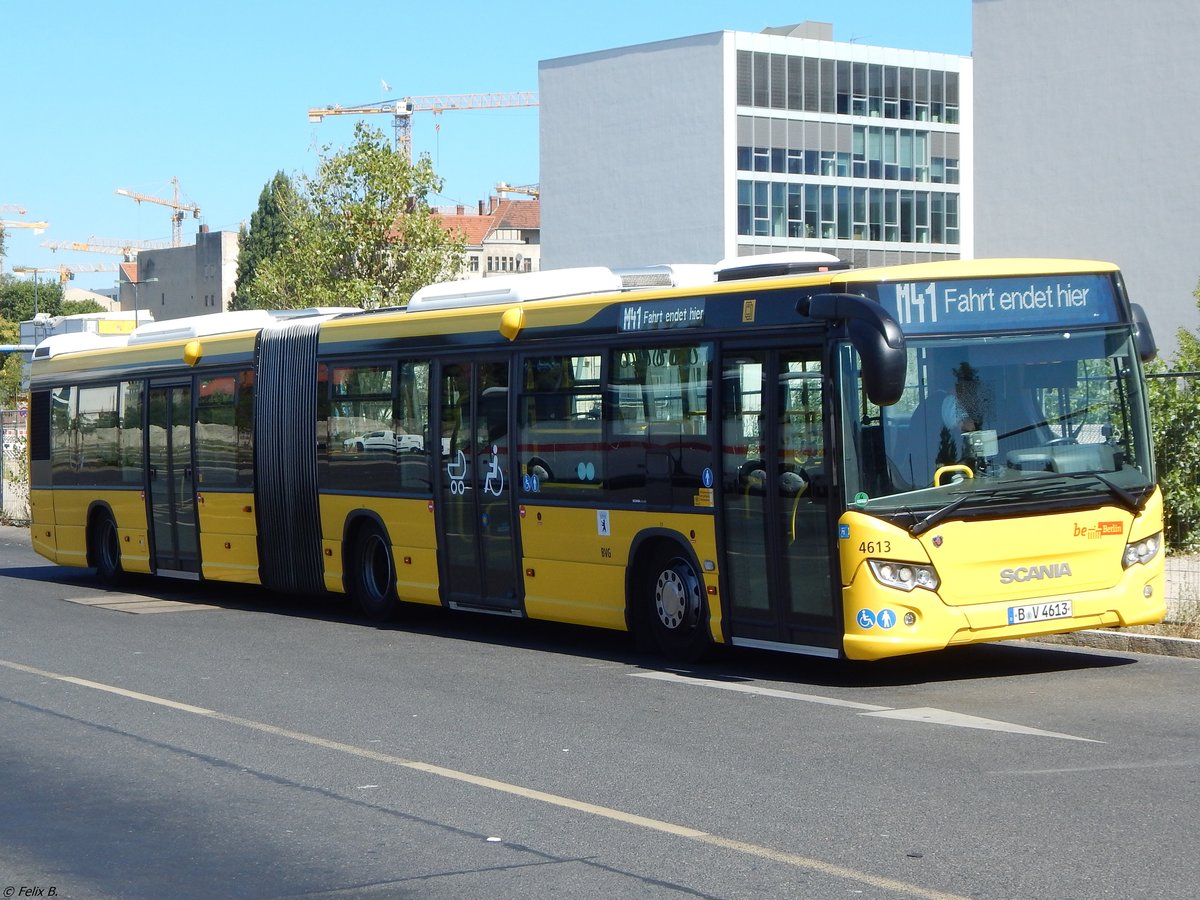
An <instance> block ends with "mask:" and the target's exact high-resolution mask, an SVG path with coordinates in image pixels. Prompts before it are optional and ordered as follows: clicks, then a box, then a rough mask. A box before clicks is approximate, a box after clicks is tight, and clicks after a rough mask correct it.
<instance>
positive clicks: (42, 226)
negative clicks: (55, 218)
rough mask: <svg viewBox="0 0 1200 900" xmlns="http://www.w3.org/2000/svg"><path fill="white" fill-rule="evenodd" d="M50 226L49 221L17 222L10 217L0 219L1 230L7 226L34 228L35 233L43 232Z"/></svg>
mask: <svg viewBox="0 0 1200 900" xmlns="http://www.w3.org/2000/svg"><path fill="white" fill-rule="evenodd" d="M49 227H50V223H49V222H17V221H11V220H9V219H0V230H2V229H5V228H32V229H33V233H34V234H41V233H42V232H43V231H45V230H46V229H47V228H49Z"/></svg>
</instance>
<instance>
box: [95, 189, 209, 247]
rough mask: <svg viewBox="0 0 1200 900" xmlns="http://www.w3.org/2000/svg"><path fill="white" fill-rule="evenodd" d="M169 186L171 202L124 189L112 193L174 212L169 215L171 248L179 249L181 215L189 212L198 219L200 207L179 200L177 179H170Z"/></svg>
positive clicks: (180, 242)
mask: <svg viewBox="0 0 1200 900" xmlns="http://www.w3.org/2000/svg"><path fill="white" fill-rule="evenodd" d="M171 184H172V186H173V187H174V189H175V193H174V197H175V199H173V200H167V199H165V198H163V197H151V196H150V195H149V194H139V193H136V192H135V191H127V190H125V188H117V189H116V191H115V192H114V193H117V194H120V195H121V196H122V197H128V198H129V199H131V200H134V201H136V202H137V203H138V204H139V205H140V204H142V203H157V204H159V205H160V206H169V207H171V209H173V210H174V212H173V213H171V246H172V247H179V246H182V244H183V236H182V231H183V214H184V213H186V212H190V213H191V214H192V218H193V219H198V218H200V207H198V206H196V205H195V204H192V203H184V202H182V201H181V200H180V199H179V179H178V178H172V179H171Z"/></svg>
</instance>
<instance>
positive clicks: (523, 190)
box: [496, 181, 542, 200]
mask: <svg viewBox="0 0 1200 900" xmlns="http://www.w3.org/2000/svg"><path fill="white" fill-rule="evenodd" d="M496 193H497V194H527V195H528V196H530V197H532V198H533V199H534V200H536V199H537V198H538V197H540V196H541V194H542V186H541V185H540V184H509V183H508V182H507V181H497V182H496Z"/></svg>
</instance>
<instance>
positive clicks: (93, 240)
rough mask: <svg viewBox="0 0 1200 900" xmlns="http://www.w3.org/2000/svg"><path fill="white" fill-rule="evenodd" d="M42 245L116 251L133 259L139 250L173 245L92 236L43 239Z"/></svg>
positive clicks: (89, 250) (63, 248)
mask: <svg viewBox="0 0 1200 900" xmlns="http://www.w3.org/2000/svg"><path fill="white" fill-rule="evenodd" d="M42 246H43V247H48V248H49V249H51V250H77V251H80V252H83V253H114V254H117V255H118V256H124V257H125V258H126V259H127V260H131V259H133V258H134V257H135V256H137V254H138V251H139V250H163V249H165V248H167V247H169V246H171V243H170V241H127V240H124V239H122V238H98V237H90V238H88V239H87V240H86V241H42Z"/></svg>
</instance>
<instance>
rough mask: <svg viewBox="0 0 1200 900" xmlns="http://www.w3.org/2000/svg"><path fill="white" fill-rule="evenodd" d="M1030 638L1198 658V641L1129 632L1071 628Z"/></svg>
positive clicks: (1074, 644)
mask: <svg viewBox="0 0 1200 900" xmlns="http://www.w3.org/2000/svg"><path fill="white" fill-rule="evenodd" d="M1029 640H1031V641H1034V642H1036V643H1039V644H1069V645H1071V646H1073V647H1090V648H1091V649H1093V650H1116V651H1118V652H1121V653H1150V654H1153V655H1155V656H1179V657H1184V658H1186V659H1200V640H1196V639H1194V638H1181V637H1167V636H1166V635H1157V634H1139V633H1137V632H1132V631H1107V630H1104V631H1071V632H1068V633H1067V634H1047V635H1042V636H1041V637H1037V638H1030V639H1029Z"/></svg>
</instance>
